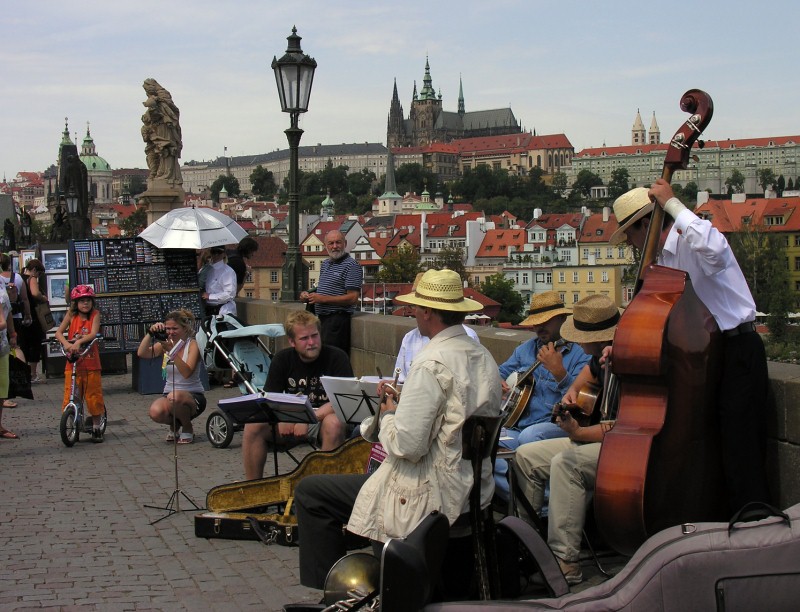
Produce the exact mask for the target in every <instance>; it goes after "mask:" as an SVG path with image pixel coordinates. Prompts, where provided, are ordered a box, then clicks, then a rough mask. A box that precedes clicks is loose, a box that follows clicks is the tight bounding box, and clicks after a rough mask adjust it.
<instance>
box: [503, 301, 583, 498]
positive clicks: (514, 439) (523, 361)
mask: <svg viewBox="0 0 800 612" xmlns="http://www.w3.org/2000/svg"><path fill="white" fill-rule="evenodd" d="M571 312H572V311H571V310H570V309H569V308H567V307H566V306H565V305H564V300H562V299H561V295H559V293H558V292H557V291H545V292H544V293H538V294H536V295H534V296H533V297H532V298H531V305H530V308H529V309H528V318H526V319H525V320H524V321H522V323H520V325H521V326H525V327H532V328H533V331H535V332H536V337H535V338H532V339H530V340H528V341H526V342H524V343H522V344H521V345H519V346H518V347H517V348H516V349H515V350H514V352H513V353H512V354H511V357H509V358H508V359H507V360H506V361H505V362H504V363H503V364H502V365H501V366H500V376H501V377H502V378H503V380H506V379H508V378H509V376H510V375H511V374H512V373H515V372H516V373H518V378H522V374H524V373H525V372H526V371H527V370H528V369H529V368H530V367H531V366H532V365H533V364H534V363H536V362H537V361H538V362H539V363H540V364H541V365H540V366H539V367H537V368H536V370H535V371H534V372H533V373H532V374H531V375H530V376H528V377H526V378H525V379H523V380H518V381H517V383H518V385H529V384H530V383H531V377H533V379H534V380H535V382H536V384H535V386H534V387H533V393H531V394H530V399H529V401H528V403H527V406H525V407H524V410H523V412H522V414H521V416H520V417H519V419H518V420H517V422H516V423H513V424H512V426H510V427H508V428H507V430H506V434H507V435H505V436H504V439H503V440H502V441H501V442H500V444H501V445H502V446H505V447H506V448H512V449H513V448H517V447H518V446H519V445H521V444H528V443H529V442H535V441H537V440H546V439H547V438H553V437H561V436H563V435H564V432H563V431H561V429H559V427H558V426H556V425H555V424H553V423H551V422H550V414H551V413H552V411H553V405H554V404H555V403H556V402H558V401H560V400H561V398H562V397H563V396H564V393H566V391H567V389H569V386H570V385H571V384H572V381H573V380H575V377H576V376H577V375H578V373H579V372H580V371H581V368H583V366H584V365H585V364H586V362H587V361H589V357H588V355H586V354H585V353H584V352H583V351H582V350H581V349H580V347H578V346H572V345H565V346H562V347H558V346H556V343H557V342H558V341H559V340H560V339H561V332H560V330H561V324H562V323H564V320H565V319H566V318H567V316H568V315H569V314H570V313H571ZM504 392H506V393H510V397H511V398H512V400H511V401H510V402H509V403H513V402H515V401H516V400H515V399H514V387H512V388H511V390H510V391H509V389H508V385H506V384H505V383H504ZM507 473H508V464H507V463H506V461H505V460H503V459H498V460H497V461H496V462H495V487H496V493H497V495H498V497H499V498H500V499H501V500H506V499H508V480H507Z"/></svg>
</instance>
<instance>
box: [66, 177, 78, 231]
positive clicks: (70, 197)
mask: <svg viewBox="0 0 800 612" xmlns="http://www.w3.org/2000/svg"><path fill="white" fill-rule="evenodd" d="M64 199H65V200H66V203H67V217H68V218H69V229H70V235H71V236H72V239H73V240H75V226H76V225H77V219H78V194H76V193H75V189H74V188H73V187H70V188H69V191H68V192H67V195H66V197H65V198H64Z"/></svg>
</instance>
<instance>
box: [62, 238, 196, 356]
mask: <svg viewBox="0 0 800 612" xmlns="http://www.w3.org/2000/svg"><path fill="white" fill-rule="evenodd" d="M69 255H70V262H71V265H70V271H69V278H70V286H71V287H74V286H75V285H92V286H93V287H94V290H95V293H96V294H97V299H96V304H97V308H98V309H99V310H100V312H101V313H102V315H103V324H102V326H101V331H102V333H103V338H104V340H103V349H104V350H105V351H111V352H119V351H124V352H135V351H136V349H137V348H138V346H139V343H140V342H141V340H142V337H143V336H144V335H145V331H146V330H147V329H148V328H149V327H150V325H152V324H153V323H155V322H156V321H163V320H164V316H165V315H166V314H167V313H168V312H170V311H171V310H176V309H178V308H188V309H189V310H191V311H192V312H193V313H194V315H195V316H196V317H198V318H199V317H200V313H201V304H200V291H199V287H198V283H197V257H196V255H195V251H194V250H192V249H170V250H163V251H162V250H159V249H157V248H155V247H154V246H153V245H151V244H150V243H149V242H146V241H144V240H142V239H141V238H106V239H98V240H76V241H72V242H70V245H69Z"/></svg>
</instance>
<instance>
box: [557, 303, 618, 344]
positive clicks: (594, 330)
mask: <svg viewBox="0 0 800 612" xmlns="http://www.w3.org/2000/svg"><path fill="white" fill-rule="evenodd" d="M618 321H619V309H618V308H617V306H616V304H614V302H613V301H611V298H610V297H608V296H607V295H599V294H593V295H590V296H588V297H585V298H583V299H582V300H581V301H580V302H578V303H576V304H575V306H574V307H573V309H572V316H571V317H569V318H568V319H567V320H566V321H564V324H563V325H562V326H561V337H562V338H564V340H568V341H569V342H610V341H611V340H613V339H614V331H615V330H616V329H617V322H618Z"/></svg>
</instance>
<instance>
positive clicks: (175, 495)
mask: <svg viewBox="0 0 800 612" xmlns="http://www.w3.org/2000/svg"><path fill="white" fill-rule="evenodd" d="M170 365H171V366H172V397H173V402H174V401H175V400H174V398H175V362H174V361H173V360H172V359H170V360H169V361H167V367H169V366H170ZM172 431H173V432H174V434H175V435H174V436H173V439H172V448H173V458H174V465H175V488H174V489H173V491H172V495H170V496H169V500H167V504H166V505H165V506H151V505H148V504H145V505H144V507H145V508H154V509H156V510H165V511H166V514H165V515H164V516H162V517H160V518H157V519H155V520H154V521H150V524H151V525H155V524H156V523H158V522H159V521H163V520H164V519H165V518H169V517H170V516H172V515H173V514H177V513H179V512H182V510H181V497H183V498H184V499H185V500H186V501H188V502H189V503H190V504H191V505H192V506H193V508H192V509H194V510H202V509H203V508H201V507H200V506H198V505H197V504H196V503H195V502H194V500H193V499H192V498H191V497H189V496H188V495H187V494H186V493H185V492H184V491H183V490H181V487H180V484H179V481H178V420H177V418H176V416H175V408H174V406H173V409H172Z"/></svg>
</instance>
